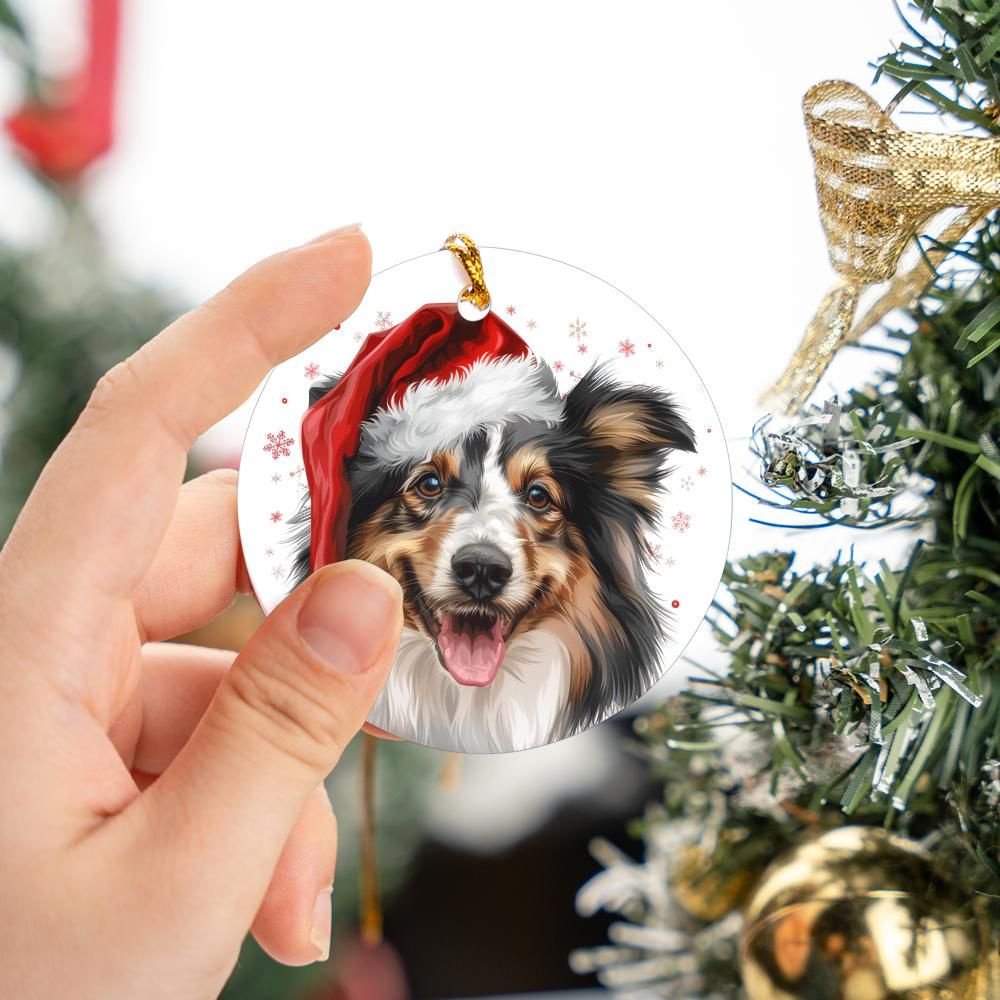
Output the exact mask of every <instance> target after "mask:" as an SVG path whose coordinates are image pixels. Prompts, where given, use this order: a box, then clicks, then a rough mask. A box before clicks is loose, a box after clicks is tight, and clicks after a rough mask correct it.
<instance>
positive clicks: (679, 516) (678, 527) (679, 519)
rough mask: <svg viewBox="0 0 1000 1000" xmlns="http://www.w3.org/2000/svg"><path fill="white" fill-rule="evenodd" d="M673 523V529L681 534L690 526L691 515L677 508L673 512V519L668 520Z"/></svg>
mask: <svg viewBox="0 0 1000 1000" xmlns="http://www.w3.org/2000/svg"><path fill="white" fill-rule="evenodd" d="M670 523H671V524H672V525H673V528H674V531H679V532H681V533H682V534H683V533H684V532H685V531H687V530H688V528H690V527H691V515H690V514H685V513H684V511H682V510H679V511H678V512H677V513H676V514H674V516H673V519H672V520H671V522H670Z"/></svg>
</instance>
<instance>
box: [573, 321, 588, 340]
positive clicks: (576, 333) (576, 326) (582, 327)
mask: <svg viewBox="0 0 1000 1000" xmlns="http://www.w3.org/2000/svg"><path fill="white" fill-rule="evenodd" d="M569 335H570V336H571V337H575V338H576V339H577V340H583V338H584V337H586V336H587V323H586V321H584V322H583V323H581V322H580V319H579V317H577V319H575V320H574V321H573V322H572V323H570V325H569Z"/></svg>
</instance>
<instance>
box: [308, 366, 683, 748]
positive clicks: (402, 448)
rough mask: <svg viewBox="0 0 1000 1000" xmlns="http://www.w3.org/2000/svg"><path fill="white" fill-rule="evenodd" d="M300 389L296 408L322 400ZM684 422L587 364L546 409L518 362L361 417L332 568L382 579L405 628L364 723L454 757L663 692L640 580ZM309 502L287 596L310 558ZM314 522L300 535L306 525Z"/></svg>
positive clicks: (530, 373) (329, 383)
mask: <svg viewBox="0 0 1000 1000" xmlns="http://www.w3.org/2000/svg"><path fill="white" fill-rule="evenodd" d="M337 384H338V379H337V378H326V379H323V380H318V381H317V382H315V383H314V384H313V386H312V387H311V393H310V407H313V406H317V405H319V404H321V403H322V401H323V399H324V398H325V397H326V396H327V394H328V393H330V392H332V391H334V390H335V389H336V387H337ZM694 449H695V435H694V432H693V430H692V428H691V426H689V424H688V422H687V421H686V420H685V418H684V416H683V413H682V409H681V407H680V406H679V405H678V404H677V403H676V402H675V400H674V399H673V398H672V396H671V395H670V394H669V393H668V392H666V391H664V390H662V389H658V388H654V387H650V386H644V385H633V384H625V383H624V382H622V381H620V380H618V379H616V377H615V376H614V374H613V372H612V370H611V368H610V367H608V366H601V365H597V366H595V367H592V368H591V369H590V370H589V371H587V372H586V373H584V374H582V376H581V377H579V379H578V381H576V383H575V384H574V385H573V386H572V388H571V389H570V390H569V391H568V392H566V393H561V392H560V389H559V387H558V385H557V380H556V376H555V374H554V373H553V371H552V370H551V369H550V368H549V367H548V365H546V364H545V363H544V362H543V361H541V360H540V359H538V358H536V357H534V356H532V355H530V354H529V355H527V356H503V357H480V358H477V359H476V360H475V361H474V362H473V363H471V364H469V365H466V366H464V367H463V368H462V370H461V371H460V372H458V373H455V374H453V375H451V376H450V377H447V378H441V379H425V380H423V381H416V382H414V383H413V384H410V385H409V386H408V387H407V388H406V389H405V391H403V392H402V393H401V394H400V395H399V396H398V398H395V399H393V400H391V401H390V402H387V403H386V404H385V405H381V406H378V407H376V408H375V410H374V412H372V413H371V414H370V416H368V417H367V418H366V419H365V420H364V421H363V423H362V424H361V426H360V435H359V438H358V442H357V447H356V448H355V449H354V450H353V453H352V454H351V455H350V457H349V458H348V459H347V460H346V461H345V463H344V470H343V471H344V475H345V476H346V480H347V483H348V484H349V491H350V496H351V504H350V509H349V514H348V515H347V516H346V518H345V523H344V524H343V525H342V531H343V533H344V538H345V542H344V546H345V548H344V552H343V556H344V557H347V558H355V559H363V560H367V561H368V562H370V563H373V564H374V565H376V566H378V567H380V568H381V569H383V570H384V571H385V572H387V573H389V574H391V575H392V576H393V577H394V578H395V579H396V580H397V581H398V583H399V584H400V586H401V588H402V592H403V601H404V630H403V636H402V641H401V643H400V646H399V651H398V654H397V656H396V659H395V662H394V665H393V668H392V670H391V673H390V676H389V679H388V681H387V683H386V686H385V688H384V689H383V691H382V693H381V695H380V697H379V699H378V701H377V703H376V705H375V707H374V710H373V712H372V714H371V715H370V717H369V719H370V721H371V722H372V723H374V724H375V725H377V726H379V727H381V728H383V729H385V730H387V731H388V732H390V733H393V734H396V735H399V736H404V737H406V738H408V739H412V740H415V741H417V742H421V743H425V744H429V745H433V746H438V747H449V748H453V749H459V750H462V751H465V752H504V751H510V750H518V749H524V748H529V747H534V746H538V745H541V744H545V743H549V742H552V741H554V740H558V739H561V738H563V737H566V736H570V735H572V734H574V733H577V732H580V731H582V730H584V729H586V728H588V727H589V726H591V725H593V724H595V723H597V722H600V721H601V720H603V719H604V718H606V717H607V716H609V715H610V714H612V713H614V712H616V711H619V710H621V709H622V708H624V707H626V706H627V705H629V704H630V703H631V702H633V701H634V700H635V699H636V698H638V697H639V696H640V695H642V694H643V693H645V691H646V690H647V689H648V688H649V687H650V686H651V685H652V684H653V682H654V681H655V680H657V678H658V677H659V674H660V670H661V665H660V654H661V647H662V644H663V642H664V641H665V638H666V636H667V634H668V630H669V621H670V619H669V612H668V610H667V609H666V608H664V607H663V606H661V604H660V602H659V600H658V598H657V597H656V596H655V595H654V594H653V593H652V592H651V589H650V586H649V585H648V581H647V571H648V569H649V561H650V551H649V543H648V541H647V539H648V538H649V535H650V532H651V531H652V530H653V529H654V528H655V526H656V524H657V519H658V515H659V511H660V502H661V500H662V498H663V497H664V495H665V493H666V491H667V484H668V480H669V477H670V473H671V468H670V456H671V453H673V452H675V451H684V452H687V451H693V450H694ZM315 522H316V512H315V511H314V510H311V508H310V498H309V497H308V496H307V497H306V498H305V499H304V500H303V502H302V506H301V508H300V509H299V510H298V512H297V513H296V514H295V515H294V517H292V518H291V519H290V522H289V525H288V530H289V531H290V535H289V543H290V545H291V546H292V548H293V550H294V552H295V565H294V569H293V570H292V572H291V576H290V583H291V584H296V583H299V582H301V581H302V580H303V579H304V578H305V577H306V576H307V575H308V574H309V573H310V570H311V566H312V565H313V564H314V562H315V560H314V559H313V558H312V557H313V555H314V553H312V552H311V546H312V545H314V544H315V541H314V540H315V538H316V524H315ZM311 526H312V533H311V531H310V527H311Z"/></svg>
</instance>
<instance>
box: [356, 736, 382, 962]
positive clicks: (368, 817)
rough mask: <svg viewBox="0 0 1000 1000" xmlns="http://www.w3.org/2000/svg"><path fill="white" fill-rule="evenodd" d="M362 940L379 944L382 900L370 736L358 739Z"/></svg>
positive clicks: (373, 746) (372, 740) (374, 744)
mask: <svg viewBox="0 0 1000 1000" xmlns="http://www.w3.org/2000/svg"><path fill="white" fill-rule="evenodd" d="M361 740H362V743H361V869H360V879H361V893H360V895H361V940H362V941H363V942H364V943H365V944H366V945H369V946H372V947H374V946H375V945H377V944H378V943H379V942H380V941H381V940H382V898H381V895H380V893H379V885H378V857H377V854H376V850H375V750H376V747H377V744H378V740H377V738H376V737H374V736H372V735H371V733H363V734H362V736H361Z"/></svg>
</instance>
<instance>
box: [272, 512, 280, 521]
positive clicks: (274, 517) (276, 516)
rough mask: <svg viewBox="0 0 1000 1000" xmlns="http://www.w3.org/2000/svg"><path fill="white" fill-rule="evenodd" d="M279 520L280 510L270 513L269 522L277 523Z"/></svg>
mask: <svg viewBox="0 0 1000 1000" xmlns="http://www.w3.org/2000/svg"><path fill="white" fill-rule="evenodd" d="M280 520H281V511H280V510H276V511H275V512H274V513H273V514H272V515H271V524H277V523H278V522H279V521H280Z"/></svg>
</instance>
